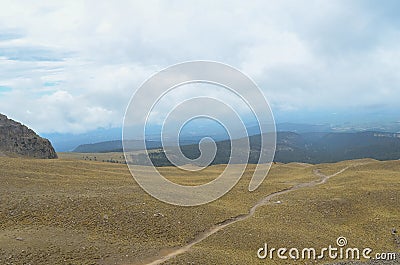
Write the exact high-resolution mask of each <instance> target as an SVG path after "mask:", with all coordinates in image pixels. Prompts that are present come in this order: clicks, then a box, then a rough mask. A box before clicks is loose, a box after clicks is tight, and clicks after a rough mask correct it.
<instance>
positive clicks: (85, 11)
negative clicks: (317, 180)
mask: <svg viewBox="0 0 400 265" xmlns="http://www.w3.org/2000/svg"><path fill="white" fill-rule="evenodd" d="M398 10H400V2H399V1H395V0H393V1H390V0H387V1H361V0H360V1H354V0H351V1H344V0H343V1H340V0H338V1H294V0H293V1H289V0H287V1H118V2H115V1H0V113H4V114H6V115H8V116H9V117H11V118H13V119H16V120H18V121H20V122H22V123H24V124H26V125H28V126H29V127H31V128H33V129H34V130H36V131H37V132H39V133H47V134H48V133H69V134H83V133H87V132H90V131H94V130H98V129H101V128H103V129H104V128H106V129H107V128H118V127H121V124H122V120H123V116H124V112H125V110H126V107H127V104H128V103H129V99H130V97H131V95H132V93H133V92H134V91H135V90H136V89H137V88H138V87H139V86H140V85H141V84H142V83H143V82H144V81H145V80H146V79H147V78H149V77H150V76H151V75H153V74H155V73H156V72H157V71H159V70H161V69H164V68H165V67H168V66H169V65H173V64H177V63H180V62H184V61H190V60H211V61H218V62H222V63H226V64H229V65H231V66H233V67H235V68H237V69H239V70H241V71H243V72H244V73H245V74H247V75H248V76H249V77H251V78H252V79H253V80H254V81H255V82H256V83H257V84H258V86H259V87H260V89H261V90H262V91H263V93H264V95H265V96H266V98H267V99H268V101H269V103H270V105H271V108H272V111H273V113H274V115H275V118H276V119H277V120H278V121H280V122H307V123H316V122H318V123H323V122H326V123H332V122H358V121H365V122H368V121H388V122H395V121H400V115H399V114H398V113H400V112H399V110H400V106H399V103H398V102H400V16H398ZM210 93H213V92H210ZM183 94H185V93H183ZM214 96H220V92H218V91H217V92H215V95H214ZM338 117H339V118H338Z"/></svg>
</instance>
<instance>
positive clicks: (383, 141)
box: [74, 131, 400, 166]
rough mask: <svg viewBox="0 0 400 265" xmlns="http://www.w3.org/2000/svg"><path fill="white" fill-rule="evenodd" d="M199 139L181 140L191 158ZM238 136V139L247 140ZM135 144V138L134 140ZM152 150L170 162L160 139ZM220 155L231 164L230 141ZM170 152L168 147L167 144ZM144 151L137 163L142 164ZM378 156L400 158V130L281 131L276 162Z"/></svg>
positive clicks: (220, 146) (256, 143) (101, 147)
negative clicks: (393, 131) (399, 131)
mask: <svg viewBox="0 0 400 265" xmlns="http://www.w3.org/2000/svg"><path fill="white" fill-rule="evenodd" d="M260 139H261V137H260V135H259V134H258V135H253V136H250V137H249V141H250V150H251V151H250V157H249V163H256V162H257V161H258V155H259V152H260ZM198 140H199V139H194V140H192V142H191V141H189V140H188V141H185V142H184V143H181V146H180V147H181V150H182V152H183V153H184V154H185V156H187V157H189V158H192V159H193V158H197V157H198V156H199V155H200V151H199V148H198ZM243 140H244V139H243V138H242V139H237V140H234V141H243ZM132 144H133V145H134V141H132ZM146 144H147V149H148V150H151V152H150V157H151V159H152V161H153V163H154V164H155V165H158V166H164V165H170V163H169V161H168V159H167V158H166V156H165V153H164V151H163V150H161V149H160V148H161V142H160V141H148V142H146ZM216 145H217V154H216V157H215V159H214V161H213V164H223V163H227V162H228V160H229V156H230V148H231V143H230V141H229V140H223V141H217V142H216ZM166 150H167V151H168V146H167V147H166ZM121 151H122V142H121V141H107V142H100V143H96V144H87V145H81V146H79V147H77V148H76V149H75V150H74V152H82V153H85V152H90V153H94V152H121ZM140 156H141V155H140V154H138V155H137V157H136V160H135V161H136V162H137V163H138V164H141V159H140ZM359 158H374V159H378V160H394V159H400V133H388V132H373V131H370V132H345V133H342V132H305V133H295V132H278V133H277V146H276V153H275V159H274V161H276V162H284V163H288V162H305V163H313V164H315V163H326V162H337V161H342V160H349V159H359Z"/></svg>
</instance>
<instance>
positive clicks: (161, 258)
mask: <svg viewBox="0 0 400 265" xmlns="http://www.w3.org/2000/svg"><path fill="white" fill-rule="evenodd" d="M350 167H351V166H347V167H345V168H343V169H341V170H340V171H338V172H336V173H334V174H332V175H325V174H323V173H321V172H320V170H318V169H315V170H314V171H313V173H314V174H315V175H316V176H318V177H320V179H319V180H314V181H311V182H306V183H301V184H297V185H295V186H293V187H291V188H287V189H283V190H280V191H277V192H273V193H271V194H269V195H268V196H266V197H264V198H263V199H262V200H260V201H258V202H257V203H256V204H255V205H254V206H253V207H251V208H250V210H249V212H248V213H247V214H241V215H238V216H235V217H231V218H229V219H226V220H224V221H222V222H220V223H217V224H216V225H214V226H212V227H211V228H209V229H207V230H206V231H204V232H201V233H199V234H198V235H197V236H196V237H195V239H194V240H192V241H191V242H189V243H188V244H187V245H184V246H182V247H176V248H168V249H162V250H161V251H160V253H159V254H158V255H157V256H155V257H150V258H148V259H147V260H146V261H144V263H139V264H146V265H157V264H161V263H163V262H165V261H167V260H169V259H171V258H173V257H176V256H178V255H180V254H183V253H185V252H187V251H188V250H189V249H190V248H191V247H193V246H194V245H196V244H197V243H200V242H201V241H203V240H204V239H206V238H208V237H209V236H211V235H213V234H215V233H217V232H218V231H220V230H222V229H224V228H225V227H227V226H230V225H232V224H234V223H237V222H240V221H244V220H246V219H248V218H250V217H252V216H253V215H254V213H255V212H256V210H257V208H258V207H260V206H264V205H268V204H270V202H271V199H272V198H274V197H276V196H279V195H282V194H286V193H289V192H292V191H295V190H299V189H303V188H309V187H314V186H317V185H320V184H324V183H325V182H326V181H327V180H328V179H330V178H331V177H334V176H337V175H339V174H341V173H343V172H344V171H345V170H347V169H348V168H350Z"/></svg>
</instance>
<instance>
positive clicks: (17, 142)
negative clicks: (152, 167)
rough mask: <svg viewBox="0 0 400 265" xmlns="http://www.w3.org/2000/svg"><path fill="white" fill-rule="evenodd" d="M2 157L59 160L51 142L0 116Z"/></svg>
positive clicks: (0, 148)
mask: <svg viewBox="0 0 400 265" xmlns="http://www.w3.org/2000/svg"><path fill="white" fill-rule="evenodd" d="M0 156H12V157H19V156H23V157H32V158H47V159H51V158H57V154H56V152H55V151H54V148H53V146H52V145H51V143H50V141H49V140H47V139H44V138H42V137H40V136H39V135H37V134H36V133H35V132H34V131H33V130H31V129H29V128H28V127H26V126H25V125H22V124H21V123H19V122H16V121H13V120H11V119H8V118H7V116H5V115H3V114H0Z"/></svg>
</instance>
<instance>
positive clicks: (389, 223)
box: [0, 153, 400, 264]
mask: <svg viewBox="0 0 400 265" xmlns="http://www.w3.org/2000/svg"><path fill="white" fill-rule="evenodd" d="M114 155H115V159H117V157H118V155H119V154H118V153H116V154H114ZM93 156H96V158H97V159H96V160H98V161H93V160H92V161H90V160H86V161H85V160H82V157H83V155H82V156H80V155H78V157H73V156H69V157H68V154H61V155H60V159H57V160H34V159H22V158H5V157H0V179H1V184H2V185H1V186H0V264H147V263H150V262H152V261H155V260H157V259H159V258H161V257H162V256H164V255H168V254H170V253H171V252H173V251H174V250H177V249H180V248H179V247H182V246H185V245H188V244H189V245H190V246H191V248H189V249H187V250H185V251H183V252H182V253H181V254H180V255H176V256H173V257H171V258H170V259H169V260H167V261H165V264H290V263H288V262H287V261H286V262H282V260H260V259H258V258H257V254H256V253H257V250H258V248H260V247H262V246H263V245H264V243H268V244H270V245H271V246H274V247H288V248H290V247H298V248H301V247H315V248H318V247H323V246H327V245H329V244H334V243H335V241H336V238H337V237H339V236H345V237H346V238H347V239H348V241H349V245H351V246H359V247H370V248H373V249H374V251H380V252H383V251H391V252H399V238H398V232H397V234H396V233H395V234H394V235H393V234H392V233H393V231H392V229H393V228H394V229H395V230H396V231H400V195H399V194H400V192H399V191H400V161H387V162H379V161H374V160H357V161H344V162H340V163H335V164H320V165H308V164H301V163H289V164H275V165H273V167H272V169H271V171H270V174H269V175H268V177H267V179H266V180H265V181H264V183H263V184H262V185H261V186H260V187H259V188H258V189H257V190H256V191H254V192H248V190H247V187H248V183H249V181H250V177H251V173H252V171H253V170H254V166H251V165H250V166H248V168H247V170H246V172H245V175H244V177H242V179H241V180H240V181H239V183H238V184H237V185H236V186H235V187H234V188H233V189H232V190H231V191H230V192H229V193H228V194H226V195H225V196H223V197H222V198H221V199H219V200H217V201H214V202H212V203H209V204H206V205H202V206H196V207H179V206H172V205H168V204H165V203H162V202H159V201H157V200H156V199H154V198H152V197H151V196H149V195H147V194H146V193H145V192H144V191H143V190H142V189H141V188H140V187H139V186H138V185H137V184H136V182H135V181H134V179H133V178H132V176H131V175H130V173H129V171H128V168H127V166H126V165H122V164H116V163H114V164H113V163H104V162H102V160H107V158H106V157H104V158H105V159H103V158H102V155H101V154H93ZM98 158H100V159H98ZM99 160H100V161H99ZM347 167H348V168H347ZM223 168H224V166H223V165H219V166H212V167H209V168H207V169H206V170H204V171H201V172H197V173H193V174H187V173H185V172H183V171H181V170H178V169H176V168H172V167H163V168H160V169H159V170H160V171H161V172H162V173H163V174H165V175H166V176H167V178H168V179H170V180H172V181H174V182H177V183H180V184H184V185H194V184H195V185H197V184H199V183H205V182H207V181H210V180H212V179H214V178H215V177H216V176H218V174H219V173H220V172H221V171H222V170H223ZM344 168H347V169H346V170H345V171H343V172H342V173H341V174H338V175H336V176H334V177H331V178H330V179H329V180H327V182H326V183H322V184H320V185H315V186H309V187H308V186H307V185H304V186H301V185H302V183H303V184H305V183H312V182H313V181H314V182H316V181H318V180H319V179H320V178H321V176H319V175H318V174H315V172H317V171H316V170H319V171H318V172H321V174H325V175H331V174H334V173H335V172H338V171H340V170H342V169H344ZM296 185H297V186H298V185H300V187H301V188H298V189H295V190H293V191H290V192H287V193H284V194H281V195H277V196H275V197H273V198H271V200H270V202H268V203H267V204H266V205H263V206H260V207H258V208H257V209H256V210H255V213H254V215H252V216H249V217H248V218H246V219H243V220H241V221H237V222H233V223H232V224H229V225H227V226H225V227H223V228H222V229H219V230H218V231H216V232H215V233H212V234H210V235H209V236H208V237H205V238H203V239H201V240H200V241H199V240H198V241H199V242H196V244H192V245H191V243H193V242H195V241H196V239H198V238H199V237H201V235H203V234H204V233H207V231H209V230H210V229H211V228H213V227H214V228H215V227H217V228H218V226H219V224H225V223H226V222H227V221H228V222H229V220H233V219H234V218H235V217H236V216H242V215H245V214H248V212H249V209H250V208H251V207H252V206H254V205H255V204H257V202H259V201H260V200H262V199H263V198H265V197H266V196H268V195H270V194H272V193H274V192H278V191H283V190H286V189H290V188H291V187H294V186H296ZM278 201H279V202H278ZM277 202H278V203H277ZM329 262H332V261H331V260H322V261H312V263H320V264H325V263H329ZM310 263H311V262H310ZM296 264H304V262H302V261H298V262H296Z"/></svg>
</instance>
